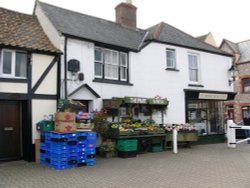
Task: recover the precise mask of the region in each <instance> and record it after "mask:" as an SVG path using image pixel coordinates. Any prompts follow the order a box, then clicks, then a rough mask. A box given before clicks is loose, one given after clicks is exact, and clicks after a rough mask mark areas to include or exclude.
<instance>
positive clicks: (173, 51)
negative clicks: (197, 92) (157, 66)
mask: <svg viewBox="0 0 250 188" xmlns="http://www.w3.org/2000/svg"><path fill="white" fill-rule="evenodd" d="M168 52H171V53H173V58H170V57H168ZM169 60H172V63H173V66H169V65H168V61H169ZM166 67H167V69H176V50H175V49H172V48H167V49H166Z"/></svg>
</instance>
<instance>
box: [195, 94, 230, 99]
mask: <svg viewBox="0 0 250 188" xmlns="http://www.w3.org/2000/svg"><path fill="white" fill-rule="evenodd" d="M199 99H211V100H227V94H218V93H199Z"/></svg>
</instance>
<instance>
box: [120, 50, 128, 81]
mask: <svg viewBox="0 0 250 188" xmlns="http://www.w3.org/2000/svg"><path fill="white" fill-rule="evenodd" d="M127 57H128V56H127V54H126V53H122V52H121V53H120V63H121V66H120V72H121V80H123V81H126V80H127V77H128V60H127Z"/></svg>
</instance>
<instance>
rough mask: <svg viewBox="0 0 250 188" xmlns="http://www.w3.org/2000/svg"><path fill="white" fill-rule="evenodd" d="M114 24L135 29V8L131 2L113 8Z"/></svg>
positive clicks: (129, 0)
mask: <svg viewBox="0 0 250 188" xmlns="http://www.w3.org/2000/svg"><path fill="white" fill-rule="evenodd" d="M115 10H116V23H119V24H121V25H122V26H125V27H129V28H136V10H137V8H136V6H134V5H132V0H127V2H126V3H120V4H119V5H117V6H116V7H115Z"/></svg>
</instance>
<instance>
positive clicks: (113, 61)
mask: <svg viewBox="0 0 250 188" xmlns="http://www.w3.org/2000/svg"><path fill="white" fill-rule="evenodd" d="M105 51H108V52H110V53H111V61H110V62H107V61H106V59H105ZM103 52H104V53H103V55H104V57H103V60H104V78H105V79H110V80H119V52H118V51H114V50H110V49H103ZM113 53H115V54H116V58H114V57H113ZM107 65H109V66H113V67H117V77H112V76H107V75H106V66H107Z"/></svg>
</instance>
